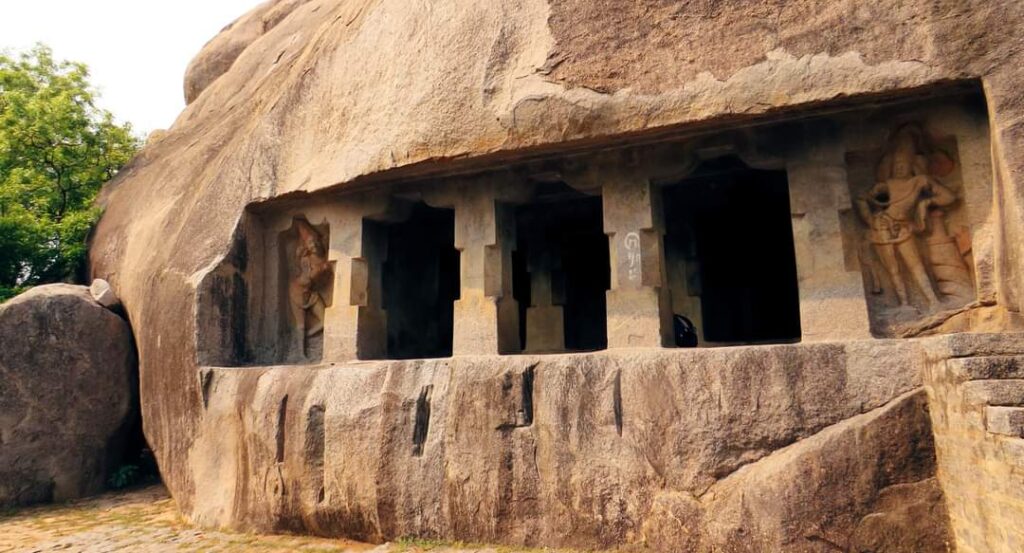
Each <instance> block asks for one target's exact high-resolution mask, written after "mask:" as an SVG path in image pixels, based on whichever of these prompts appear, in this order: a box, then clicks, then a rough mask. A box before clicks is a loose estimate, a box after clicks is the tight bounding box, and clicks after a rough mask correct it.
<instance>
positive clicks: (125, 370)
mask: <svg viewBox="0 0 1024 553" xmlns="http://www.w3.org/2000/svg"><path fill="white" fill-rule="evenodd" d="M134 367H135V352H134V348H133V346H132V337H131V331H130V330H129V328H128V323H126V322H125V321H124V319H122V318H121V317H118V316H117V315H115V314H114V313H112V312H111V311H109V310H107V309H105V308H103V307H102V306H100V305H99V304H98V303H96V302H95V301H94V300H93V299H92V297H91V296H90V294H89V289H88V288H86V287H84V286H70V285H66V284H54V285H48V286H39V287H36V288H33V289H32V290H30V291H28V292H26V293H24V294H22V295H20V296H18V297H16V298H14V299H12V300H10V301H8V302H6V303H4V304H3V305H0V506H9V505H26V504H29V503H36V502H41V501H51V500H52V501H62V500H66V499H72V498H76V497H81V496H84V495H88V494H92V493H96V492H98V491H100V490H102V489H103V488H104V485H105V483H106V478H107V473H108V472H109V471H110V470H112V469H113V468H115V467H112V466H110V462H111V459H110V457H109V450H110V449H116V448H111V445H113V444H112V440H116V439H117V438H118V437H119V431H120V430H121V429H122V426H123V425H124V423H125V419H126V418H127V416H128V414H129V412H130V410H131V399H132V384H131V378H132V377H131V374H132V371H133V370H134Z"/></svg>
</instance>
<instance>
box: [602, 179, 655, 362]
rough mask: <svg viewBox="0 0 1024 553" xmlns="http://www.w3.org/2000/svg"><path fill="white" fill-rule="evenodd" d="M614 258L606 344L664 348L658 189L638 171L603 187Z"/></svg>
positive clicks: (606, 219)
mask: <svg viewBox="0 0 1024 553" xmlns="http://www.w3.org/2000/svg"><path fill="white" fill-rule="evenodd" d="M601 190H602V196H603V199H602V202H603V211H604V231H605V234H607V235H608V243H609V258H610V260H611V290H609V291H608V296H607V297H608V347H609V348H624V347H661V346H663V345H666V344H668V342H669V339H670V338H671V329H672V311H671V304H670V301H669V291H668V286H667V285H666V278H665V264H664V247H663V244H662V243H663V240H664V234H665V228H664V223H663V220H662V218H663V213H662V206H661V201H660V200H661V195H660V190H659V189H658V188H657V187H655V186H654V185H652V184H651V183H650V181H649V180H648V179H646V178H644V177H643V176H642V175H640V174H632V175H631V174H612V175H611V176H609V178H608V179H607V180H605V181H604V183H603V185H602V187H601Z"/></svg>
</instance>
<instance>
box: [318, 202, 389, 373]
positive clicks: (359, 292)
mask: <svg viewBox="0 0 1024 553" xmlns="http://www.w3.org/2000/svg"><path fill="white" fill-rule="evenodd" d="M382 202H383V199H380V200H378V201H377V202H372V203H371V202H366V201H359V200H353V201H351V202H348V203H345V204H342V205H341V206H340V207H339V208H338V209H337V210H336V211H334V212H333V213H332V215H331V243H330V249H329V251H328V260H329V261H333V262H334V267H335V271H334V278H335V282H334V290H335V292H334V293H335V299H334V302H333V305H331V307H329V308H327V310H326V312H325V326H324V360H325V361H349V360H353V359H380V358H383V357H385V356H386V354H387V313H386V312H385V311H384V310H383V309H382V281H381V275H382V273H383V270H382V268H383V264H384V261H385V260H386V256H387V242H386V240H387V237H386V235H385V233H384V232H383V229H381V228H380V227H378V226H377V225H375V224H374V223H373V222H371V221H368V220H366V219H364V216H366V215H369V214H372V213H375V212H378V211H380V210H381V209H382V207H381V204H382Z"/></svg>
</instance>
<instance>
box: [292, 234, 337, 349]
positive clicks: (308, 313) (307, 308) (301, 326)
mask: <svg viewBox="0 0 1024 553" xmlns="http://www.w3.org/2000/svg"><path fill="white" fill-rule="evenodd" d="M294 229H295V231H296V233H297V236H298V240H297V241H296V243H295V263H294V265H293V268H292V274H291V276H290V279H289V282H288V301H289V306H290V308H291V315H292V324H293V325H294V326H295V332H294V333H293V334H294V336H295V340H296V343H295V351H298V352H299V353H300V354H301V355H302V356H303V357H308V356H309V354H310V352H309V348H308V345H309V344H308V338H311V337H313V336H317V335H319V334H321V333H322V332H323V330H324V310H325V309H326V307H327V302H326V300H325V299H324V292H325V289H326V288H327V287H328V286H330V283H331V275H332V271H331V266H330V263H329V262H328V261H327V253H326V248H325V246H324V242H323V238H322V237H321V236H320V233H319V232H318V231H317V230H316V228H314V227H313V225H310V224H309V223H308V222H307V221H305V220H303V219H295V223H294Z"/></svg>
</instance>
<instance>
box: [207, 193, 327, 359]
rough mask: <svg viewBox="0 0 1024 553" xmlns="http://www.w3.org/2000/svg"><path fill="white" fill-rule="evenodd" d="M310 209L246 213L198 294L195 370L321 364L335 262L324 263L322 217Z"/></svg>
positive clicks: (323, 216)
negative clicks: (307, 210)
mask: <svg viewBox="0 0 1024 553" xmlns="http://www.w3.org/2000/svg"><path fill="white" fill-rule="evenodd" d="M312 211H313V210H310V212H292V211H286V212H282V213H271V214H263V215H262V216H259V215H255V214H252V213H249V212H246V214H245V216H244V217H243V218H242V221H241V223H240V226H239V228H238V230H237V231H236V233H235V237H234V241H233V245H232V249H231V251H230V252H229V253H228V254H227V255H226V256H225V257H224V259H222V260H221V262H220V263H219V264H218V265H217V267H216V268H214V269H213V270H212V271H210V272H209V273H207V275H206V276H205V277H204V279H203V282H202V284H201V285H200V286H199V289H198V293H199V295H200V299H199V300H198V307H197V325H198V327H199V328H198V330H197V335H198V338H199V342H198V344H199V347H198V350H199V351H198V357H199V363H200V364H202V365H204V366H246V365H275V364H305V363H315V362H319V361H320V360H321V359H322V358H323V346H324V319H325V316H324V314H325V311H326V310H327V309H328V308H329V307H330V306H331V305H332V303H333V300H334V263H333V262H331V261H329V260H328V258H327V257H328V253H327V252H328V247H329V244H330V228H329V225H328V224H327V222H326V221H327V220H326V216H325V214H324V213H322V212H321V213H316V214H314V213H313V212H312ZM316 211H322V210H320V209H318V210H316ZM314 215H315V216H314ZM310 221H315V222H314V223H311V222H310Z"/></svg>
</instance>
